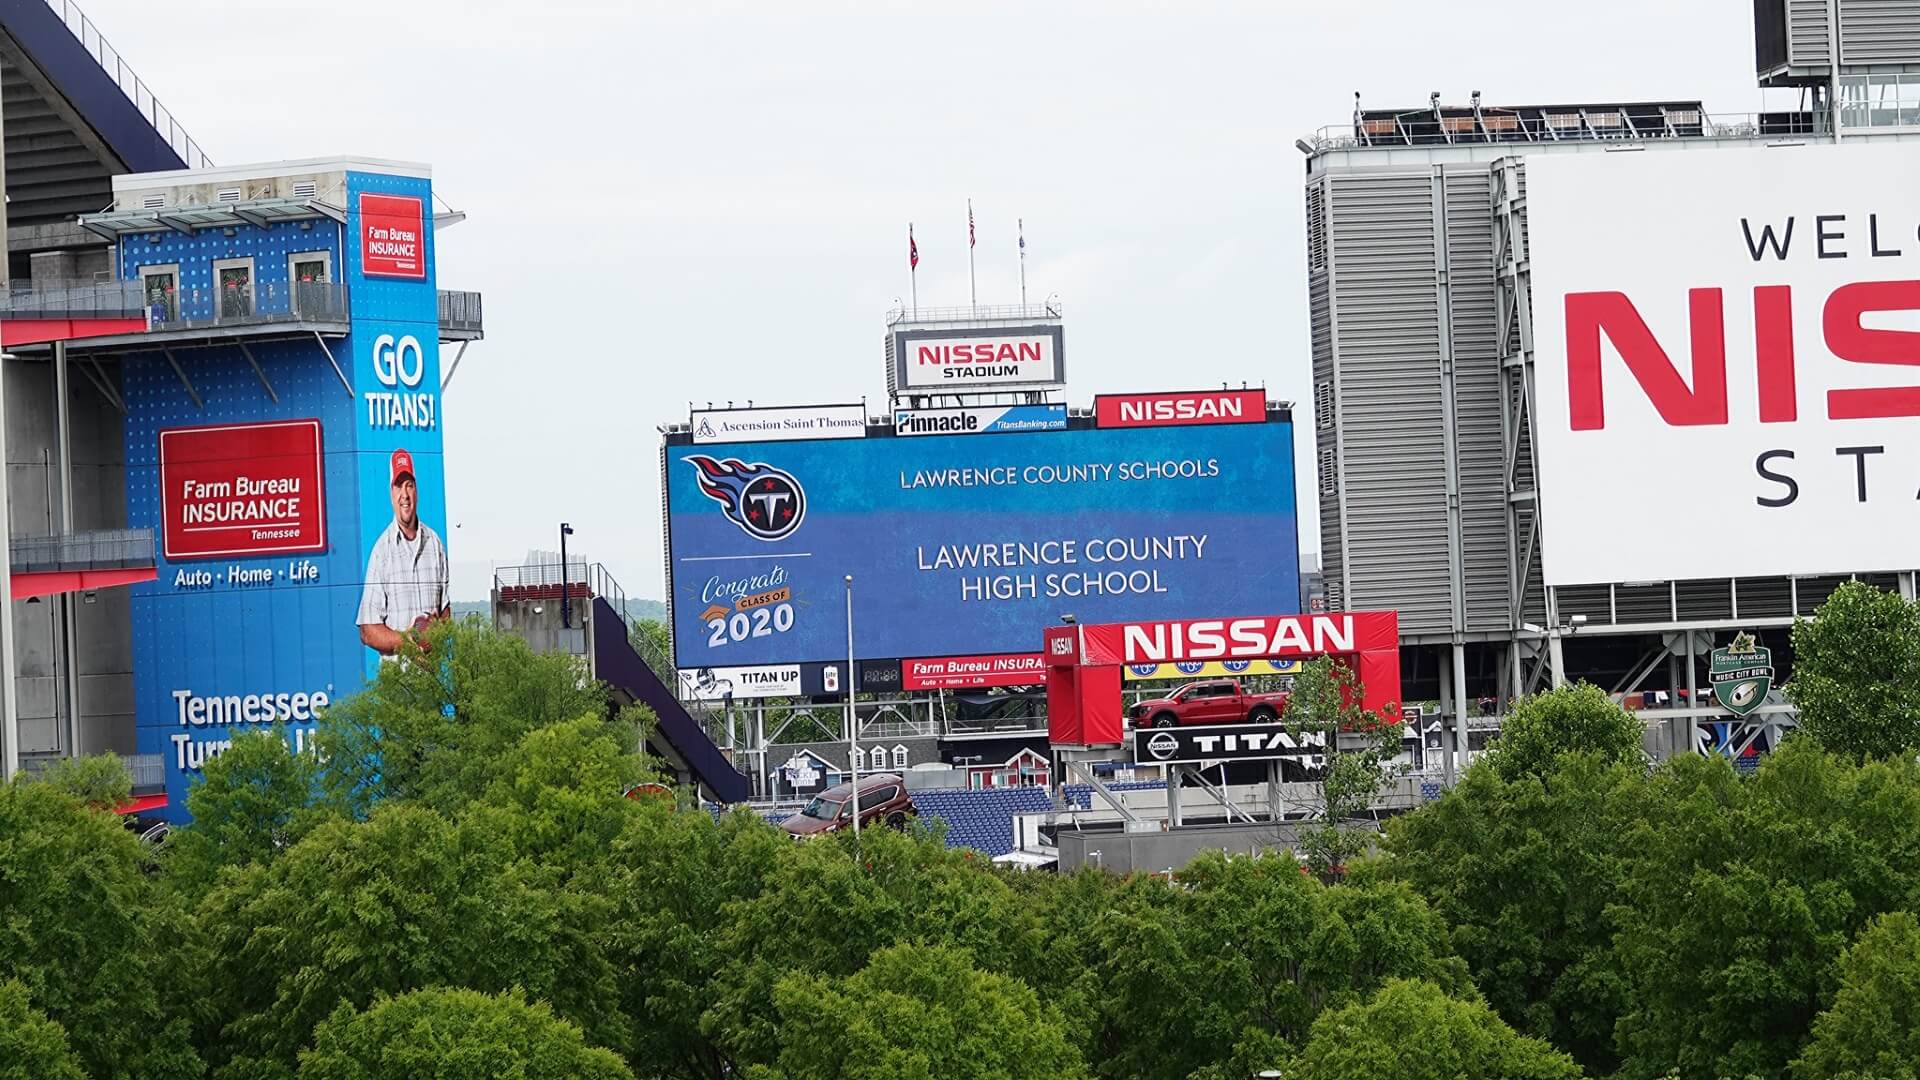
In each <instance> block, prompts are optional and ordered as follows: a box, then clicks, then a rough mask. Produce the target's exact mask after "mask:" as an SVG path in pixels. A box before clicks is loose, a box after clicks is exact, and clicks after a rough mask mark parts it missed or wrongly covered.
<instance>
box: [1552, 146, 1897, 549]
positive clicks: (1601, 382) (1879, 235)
mask: <svg viewBox="0 0 1920 1080" xmlns="http://www.w3.org/2000/svg"><path fill="white" fill-rule="evenodd" d="M1681 156H1685V157H1687V158H1688V160H1686V161H1680V160H1675V158H1677V157H1681ZM1628 157H1638V158H1639V160H1632V161H1630V160H1626V159H1627V158H1628ZM1653 157H1659V158H1662V159H1663V160H1653ZM1526 167H1527V203H1528V229H1527V232H1528V243H1529V258H1530V266H1531V270H1532V274H1531V282H1532V288H1533V295H1532V310H1533V311H1534V313H1535V314H1534V322H1533V326H1534V337H1533V346H1534V375H1535V386H1536V390H1537V401H1536V403H1535V407H1534V409H1533V410H1532V417H1533V424H1534V441H1535V445H1536V446H1537V448H1538V449H1537V453H1538V457H1539V470H1538V474H1539V489H1540V493H1539V500H1540V511H1539V513H1540V520H1541V527H1542V530H1543V536H1542V540H1541V544H1540V547H1539V551H1540V553H1541V559H1542V568H1543V571H1544V574H1545V578H1546V582H1547V583H1548V584H1550V585H1573V584H1585V583H1606V582H1615V583H1618V582H1636V581H1658V582H1665V581H1685V580H1689V579H1702V578H1712V579H1725V578H1729V577H1734V578H1739V577H1763V576H1784V575H1812V574H1834V573H1851V572H1867V571H1893V570H1902V569H1907V568H1910V567H1912V566H1913V565H1914V556H1913V553H1912V551H1911V547H1912V544H1911V539H1910V538H1911V536H1912V535H1913V532H1914V530H1915V528H1916V526H1920V498H1916V495H1915V493H1916V492H1917V491H1920V425H1916V424H1915V423H1914V421H1915V419H1916V418H1920V211H1917V210H1915V209H1914V205H1913V202H1912V198H1911V192H1912V191H1913V190H1914V188H1915V186H1916V185H1917V184H1920V148H1915V147H1909V146H1904V145H1887V146H1856V147H1843V148H1834V147H1823V148H1818V149H1817V150H1816V148H1812V147H1779V148H1764V149H1730V150H1713V151H1707V152H1704V153H1701V154H1697V155H1654V156H1651V157H1650V156H1646V155H1619V154H1598V155H1591V159H1590V160H1580V161H1574V160H1572V159H1571V158H1566V157H1553V158H1551V159H1550V158H1547V157H1539V158H1530V159H1529V160H1528V162H1527V166H1526ZM1809 193H1818V194H1819V198H1818V199H1817V200H1812V199H1810V198H1809ZM1603 509H1604V512H1603ZM1665 523H1671V524H1674V525H1678V526H1680V527H1679V528H1677V529H1676V528H1669V527H1664V525H1665Z"/></svg>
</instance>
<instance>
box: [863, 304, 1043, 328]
mask: <svg viewBox="0 0 1920 1080" xmlns="http://www.w3.org/2000/svg"><path fill="white" fill-rule="evenodd" d="M1059 317H1060V301H1058V300H1055V299H1048V300H1047V301H1046V302H1044V303H1039V304H978V305H973V306H970V307H941V308H937V307H923V308H914V307H896V308H894V309H893V310H891V311H889V312H887V325H888V326H893V325H895V324H898V323H938V322H970V321H973V320H978V319H994V320H999V321H1002V322H1005V321H1010V320H1017V319H1057V318H1059Z"/></svg>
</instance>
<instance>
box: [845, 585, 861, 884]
mask: <svg viewBox="0 0 1920 1080" xmlns="http://www.w3.org/2000/svg"><path fill="white" fill-rule="evenodd" d="M853 684H854V678H853V575H852V574H848V575H847V769H848V771H849V772H851V773H852V774H853V794H851V795H849V796H847V799H848V801H850V802H851V803H852V804H853V846H854V848H855V849H858V848H859V847H860V725H859V721H857V720H855V719H854V716H853Z"/></svg>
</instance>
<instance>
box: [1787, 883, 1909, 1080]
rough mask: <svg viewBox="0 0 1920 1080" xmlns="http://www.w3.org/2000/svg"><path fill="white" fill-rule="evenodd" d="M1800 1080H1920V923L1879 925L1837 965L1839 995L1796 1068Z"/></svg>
mask: <svg viewBox="0 0 1920 1080" xmlns="http://www.w3.org/2000/svg"><path fill="white" fill-rule="evenodd" d="M1793 1075H1794V1076H1795V1077H1797V1078H1801V1080H1916V1078H1920V920H1916V919H1915V918H1914V916H1913V913H1912V912H1907V911H1899V912H1892V913H1890V914H1887V915H1882V916H1881V917H1880V918H1878V919H1875V920H1874V921H1873V922H1872V923H1871V924H1870V925H1869V926H1868V927H1867V929H1866V931H1865V932H1864V933H1862V934H1861V935H1860V937H1859V938H1858V939H1857V940H1855V941H1854V943H1853V944H1852V945H1851V946H1849V947H1848V949H1847V951H1846V954H1845V955H1844V956H1842V957H1841V958H1840V992H1839V993H1838V994H1837V995H1835V996H1834V999H1833V1004H1832V1006H1830V1007H1829V1008H1828V1009H1827V1011H1826V1012H1824V1013H1821V1014H1820V1016H1819V1017H1818V1018H1817V1019H1815V1020H1814V1022H1813V1041H1812V1042H1810V1043H1808V1044H1807V1048H1806V1050H1805V1051H1804V1052H1803V1053H1802V1054H1801V1055H1800V1057H1799V1058H1798V1059H1797V1060H1796V1061H1794V1063H1793Z"/></svg>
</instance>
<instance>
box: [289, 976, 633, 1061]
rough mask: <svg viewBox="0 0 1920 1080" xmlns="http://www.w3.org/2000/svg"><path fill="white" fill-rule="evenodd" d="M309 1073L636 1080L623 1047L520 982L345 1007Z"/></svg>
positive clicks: (316, 1043)
mask: <svg viewBox="0 0 1920 1080" xmlns="http://www.w3.org/2000/svg"><path fill="white" fill-rule="evenodd" d="M299 1077H300V1080H494V1078H497V1080H632V1077H633V1073H632V1072H631V1071H629V1070H628V1069H627V1067H626V1065H625V1064H624V1063H622V1062H621V1060H620V1058H619V1056H618V1055H616V1054H614V1053H613V1052H612V1051H610V1050H605V1049H601V1048H599V1047H595V1046H589V1045H587V1041H586V1039H585V1038H584V1037H583V1036H582V1035H581V1033H580V1029H579V1028H577V1027H575V1026H574V1025H572V1024H569V1023H567V1022H566V1021H565V1020H561V1019H559V1018H557V1017H555V1016H554V1015H553V1010H552V1009H549V1008H548V1007H547V1006H546V1005H545V1004H529V1003H528V1002H527V1000H526V997H525V995H523V994H522V993H521V992H520V991H519V990H510V991H508V992H507V993H505V994H500V995H492V994H482V993H480V992H478V991H474V990H458V989H434V990H416V991H414V992H412V993H408V994H402V995H400V996H399V997H392V998H381V999H379V1000H377V1001H375V1002H374V1003H373V1004H372V1005H370V1006H368V1008H367V1009H366V1010H365V1011H356V1010H354V1008H353V1007H352V1006H350V1005H346V1004H342V1005H340V1006H339V1007H338V1008H336V1009H335V1010H334V1012H333V1015H331V1016H329V1017H328V1018H327V1019H326V1021H325V1022H324V1023H322V1024H321V1025H320V1026H319V1028H317V1029H316V1030H315V1031H314V1036H313V1049H312V1050H309V1051H306V1052H304V1053H302V1054H301V1055H300V1072H299Z"/></svg>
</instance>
